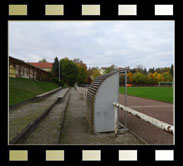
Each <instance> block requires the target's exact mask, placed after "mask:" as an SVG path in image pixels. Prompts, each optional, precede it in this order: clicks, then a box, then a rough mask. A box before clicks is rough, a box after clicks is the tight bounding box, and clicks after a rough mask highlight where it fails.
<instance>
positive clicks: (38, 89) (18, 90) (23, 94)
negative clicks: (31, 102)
mask: <svg viewBox="0 0 183 166" xmlns="http://www.w3.org/2000/svg"><path fill="white" fill-rule="evenodd" d="M56 88H58V85H57V84H55V83H53V82H45V81H35V80H30V79H26V78H10V79H9V105H14V104H17V103H20V102H23V101H25V100H27V99H30V98H32V97H35V96H37V95H39V94H41V93H44V92H47V91H50V90H53V89H56Z"/></svg>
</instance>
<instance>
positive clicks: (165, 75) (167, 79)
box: [162, 72, 173, 82]
mask: <svg viewBox="0 0 183 166" xmlns="http://www.w3.org/2000/svg"><path fill="white" fill-rule="evenodd" d="M162 76H163V81H164V82H172V81H173V77H172V75H171V74H170V73H169V72H164V73H163V74H162Z"/></svg>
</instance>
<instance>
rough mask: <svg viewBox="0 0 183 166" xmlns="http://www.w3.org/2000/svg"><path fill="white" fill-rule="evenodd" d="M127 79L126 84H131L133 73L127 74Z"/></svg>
mask: <svg viewBox="0 0 183 166" xmlns="http://www.w3.org/2000/svg"><path fill="white" fill-rule="evenodd" d="M127 79H128V83H132V82H133V73H132V72H128V73H127Z"/></svg>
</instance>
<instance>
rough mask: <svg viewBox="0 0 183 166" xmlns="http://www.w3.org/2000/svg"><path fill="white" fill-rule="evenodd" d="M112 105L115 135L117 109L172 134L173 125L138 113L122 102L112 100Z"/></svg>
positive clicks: (116, 130) (116, 129)
mask: <svg viewBox="0 0 183 166" xmlns="http://www.w3.org/2000/svg"><path fill="white" fill-rule="evenodd" d="M113 106H114V112H115V122H114V124H115V135H117V132H118V109H120V110H123V111H125V112H127V113H130V114H132V115H133V116H136V117H138V118H140V119H142V120H144V121H145V122H148V123H150V124H152V125H154V126H156V127H158V128H160V129H162V130H164V131H166V132H168V133H170V134H174V127H173V126H172V125H170V124H167V123H165V122H162V121H160V120H158V119H155V118H152V117H150V116H148V115H145V114H143V113H140V112H138V111H136V110H133V109H131V108H129V107H126V106H124V105H122V104H119V103H117V102H114V103H113Z"/></svg>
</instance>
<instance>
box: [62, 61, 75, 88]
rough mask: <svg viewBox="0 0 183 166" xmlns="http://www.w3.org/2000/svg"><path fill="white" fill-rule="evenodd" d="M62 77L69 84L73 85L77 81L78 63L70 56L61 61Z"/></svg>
mask: <svg viewBox="0 0 183 166" xmlns="http://www.w3.org/2000/svg"><path fill="white" fill-rule="evenodd" d="M60 73H61V78H62V80H63V81H64V83H66V84H67V85H69V86H73V85H74V83H75V82H77V76H78V68H77V66H76V64H75V63H74V62H73V61H71V60H69V59H68V58H64V59H61V61H60Z"/></svg>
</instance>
